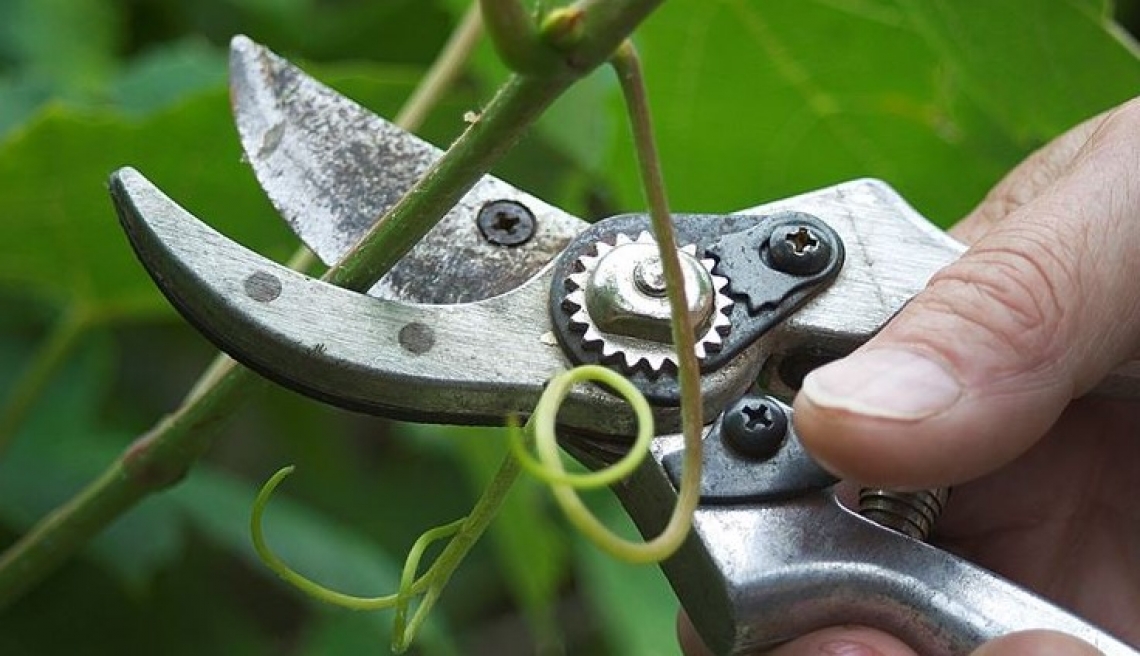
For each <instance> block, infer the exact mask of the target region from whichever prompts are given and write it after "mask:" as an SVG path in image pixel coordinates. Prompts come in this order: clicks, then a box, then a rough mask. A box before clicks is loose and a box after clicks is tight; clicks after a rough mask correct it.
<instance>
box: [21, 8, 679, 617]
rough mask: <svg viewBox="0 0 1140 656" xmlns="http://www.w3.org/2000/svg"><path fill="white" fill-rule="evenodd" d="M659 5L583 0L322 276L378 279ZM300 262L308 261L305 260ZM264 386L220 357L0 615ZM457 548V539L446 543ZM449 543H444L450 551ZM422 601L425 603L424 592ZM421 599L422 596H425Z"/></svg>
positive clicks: (104, 478) (184, 462)
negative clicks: (570, 28)
mask: <svg viewBox="0 0 1140 656" xmlns="http://www.w3.org/2000/svg"><path fill="white" fill-rule="evenodd" d="M661 2H662V0H581V1H580V2H578V3H576V4H575V5H573V6H572V7H571V8H570V10H571V11H573V12H574V15H576V16H578V18H577V19H576V20H578V21H580V25H581V28H580V30H579V29H575V30H574V34H575V35H576V36H575V37H574V38H572V39H568V40H567V41H570V42H569V43H567V42H566V41H561V40H560V41H559V42H558V43H556V44H551V43H549V42H546V46H545V47H548V48H550V50H551V51H552V52H554V53H555V54H556V57H555V60H556V65H553V66H552V67H551V69H550V70H549V71H544V72H543V75H542V76H533V75H526V74H518V75H515V76H513V77H512V78H511V79H510V80H509V81H508V82H507V83H506V84H505V85H504V87H503V88H502V90H500V92H499V93H498V94H497V95H496V96H495V98H494V100H492V102H491V104H490V105H489V106H488V107H487V108H486V109H485V110H484V112H483V115H482V118H481V120H479V121H477V122H475V124H473V125H471V126H469V127H468V129H467V130H466V131H465V132H464V134H463V135H462V136H461V137H460V138H459V140H458V141H457V142H456V143H455V145H454V146H453V147H452V148H451V149H449V150H448V152H447V153H446V154H445V155H444V156H443V157H441V158H440V159H439V160H438V161H437V162H436V163H435V165H434V166H433V167H432V168H431V169H430V170H429V171H428V172H427V174H426V175H425V176H424V178H423V179H421V180H420V181H419V182H418V183H417V184H416V185H415V187H413V188H412V189H411V190H410V191H409V192H408V193H407V194H406V195H405V196H404V197H403V198H402V199H401V200H400V201H399V202H397V203H396V205H395V206H394V207H393V208H392V209H391V210H390V211H389V212H388V213H387V214H386V215H385V216H384V217H382V218H381V220H379V221H378V222H377V224H376V226H375V227H374V228H373V230H372V231H371V232H370V233H369V234H368V235H366V236H365V237H364V238H363V239H362V241H361V243H360V244H358V245H357V247H355V248H354V249H352V250H351V251H350V252H349V253H348V254H347V255H346V256H345V259H344V260H343V261H342V262H341V263H339V264H338V265H337V266H335V267H333V268H331V269H330V270H329V271H328V272H326V276H325V279H326V280H329V281H331V282H333V283H334V284H338V285H341V286H344V287H347V288H350V289H355V290H357V291H363V290H364V289H367V288H369V287H371V285H372V284H373V283H375V281H376V280H379V279H380V277H382V276H383V274H384V273H386V272H387V271H388V270H389V269H390V268H391V267H392V266H393V265H394V264H395V263H396V262H397V261H398V260H399V259H400V258H402V257H403V256H404V255H405V254H406V253H407V251H408V250H410V249H411V247H412V246H413V245H415V243H416V242H418V241H419V240H420V239H421V238H422V237H423V235H424V234H426V233H427V231H428V230H430V229H431V228H432V227H433V226H434V225H435V223H436V222H438V220H439V219H440V218H441V217H442V216H443V215H444V214H445V213H446V212H447V211H448V210H449V209H450V208H451V207H452V206H454V205H455V203H456V202H457V201H458V200H459V199H460V198H461V197H462V196H463V195H464V194H465V193H466V192H467V190H468V189H470V188H471V186H473V185H474V183H475V182H477V181H478V180H479V178H480V177H481V176H482V175H484V174H485V173H486V172H487V171H488V170H490V168H491V166H493V165H494V163H495V162H497V161H498V160H499V158H500V157H501V156H502V155H503V153H504V152H505V151H506V150H507V149H508V148H509V147H510V146H512V145H513V144H514V143H515V142H516V141H517V140H518V138H519V137H520V136H521V135H522V133H523V131H525V129H526V128H527V127H528V126H529V125H531V124H532V123H533V122H534V120H535V119H536V118H537V117H538V115H539V114H540V113H541V112H542V111H543V110H544V109H545V108H546V107H547V106H549V105H550V103H551V102H553V101H554V99H555V98H556V97H557V96H558V95H559V94H561V93H562V92H563V91H564V90H565V89H566V88H568V87H569V86H570V85H571V84H572V83H573V82H574V81H576V80H577V79H579V78H581V77H582V76H583V75H585V74H586V73H588V72H589V71H590V70H592V69H593V68H595V67H596V66H598V65H600V64H602V63H604V62H605V61H606V60H607V59H608V58H609V57H610V56H611V55H612V54H613V53H614V51H615V50H616V49H617V48H618V46H619V45H620V44H621V43H622V42H623V40H624V39H625V38H626V37H627V36H628V35H629V34H630V33H631V32H632V31H633V29H634V27H636V26H637V24H638V23H640V22H641V21H642V20H643V19H644V18H645V17H646V16H647V15H648V14H649V13H650V12H651V11H652V10H653V9H655V8H656V7H657V6H658V5H660V4H661ZM302 255H303V256H304V254H302ZM259 380H260V379H259V378H258V377H256V376H253V375H252V374H251V373H250V372H249V370H247V369H245V368H244V367H240V366H237V365H236V364H234V363H233V362H232V361H231V360H229V358H227V357H225V356H221V357H219V359H217V360H215V362H214V363H213V364H212V365H211V366H210V368H209V370H208V371H207V373H206V374H205V376H204V380H203V381H202V382H201V383H200V384H198V385H196V386H195V387H194V389H193V390H191V392H190V393H189V394H188V395H187V397H186V399H184V401H183V403H182V405H181V406H180V407H179V408H178V409H177V410H176V411H175V412H174V413H173V414H171V415H168V416H167V417H165V418H163V419H162V420H161V421H159V422H158V423H157V424H156V425H155V426H154V427H153V428H152V429H151V430H150V431H148V432H147V433H146V434H145V435H143V436H142V437H140V438H139V439H138V440H136V441H135V443H133V444H132V445H131V446H130V447H128V448H127V450H126V451H125V452H124V453H123V454H122V455H121V456H120V457H119V458H118V459H117V460H116V461H115V462H113V463H112V464H111V465H110V466H109V467H108V468H107V469H106V470H105V471H104V472H103V473H102V474H101V475H100V476H99V477H98V478H97V479H96V480H95V481H93V482H92V483H90V484H89V485H88V486H87V487H86V488H85V489H83V490H82V491H80V492H79V493H78V494H77V495H76V496H75V497H73V498H72V499H70V500H69V501H67V502H65V503H64V505H62V506H60V507H59V508H57V509H56V510H55V511H53V512H52V513H51V514H49V515H48V516H47V517H46V518H44V519H43V520H41V522H40V523H39V524H37V525H36V526H35V527H33V528H32V529H31V531H29V532H28V533H27V534H26V535H24V536H23V537H22V538H21V539H20V540H18V541H17V542H16V543H15V544H14V545H12V546H11V547H9V548H8V550H7V551H5V552H4V554H3V555H0V609H2V608H4V607H6V606H8V605H9V604H11V603H12V602H14V601H15V600H16V599H18V598H19V597H20V596H21V595H22V594H23V593H24V592H26V591H27V590H28V589H30V588H31V587H32V586H34V585H35V584H36V583H38V582H39V581H40V580H42V579H43V578H44V577H45V576H47V575H48V574H49V573H51V572H52V571H54V570H55V569H56V568H57V567H58V566H59V565H60V564H62V563H63V562H65V561H66V560H67V559H68V558H69V557H70V556H72V555H73V554H74V553H76V552H77V551H79V550H80V549H81V548H82V547H83V546H84V545H85V544H86V543H87V542H88V541H89V540H90V539H91V538H92V537H93V536H94V535H96V534H97V533H99V532H100V531H102V530H103V529H104V528H105V527H106V526H108V525H109V524H110V523H111V522H113V521H114V520H115V519H116V518H118V517H119V516H120V515H122V514H123V513H125V512H127V511H129V510H130V509H131V508H133V507H134V506H135V504H137V503H138V502H139V501H141V500H142V499H144V498H145V497H147V496H148V495H150V494H153V493H155V492H157V491H159V490H162V489H165V488H167V487H169V486H171V485H173V484H174V483H176V482H177V481H178V480H180V479H181V478H182V477H183V476H184V475H185V473H186V471H187V470H188V469H189V467H190V466H191V465H192V463H193V462H194V461H195V460H196V459H197V458H198V457H199V456H200V455H201V454H202V453H203V452H204V451H205V450H206V449H207V448H208V447H209V446H210V444H211V443H212V440H213V437H214V435H215V433H216V431H217V428H218V426H219V424H220V423H221V421H222V420H223V419H224V418H225V417H227V416H228V415H229V414H230V413H231V412H232V411H233V410H234V409H236V408H237V407H238V405H239V404H240V403H241V401H242V400H243V399H244V397H245V395H247V394H248V393H250V391H251V390H252V389H253V388H254V387H256V386H255V385H253V384H252V382H253V381H259ZM452 543H455V540H452ZM449 546H450V545H449ZM428 597H429V598H430V597H431V591H430V590H429V594H428ZM425 602H426V599H425Z"/></svg>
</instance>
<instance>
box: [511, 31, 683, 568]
mask: <svg viewBox="0 0 1140 656" xmlns="http://www.w3.org/2000/svg"><path fill="white" fill-rule="evenodd" d="M610 64H611V65H612V66H613V67H614V70H615V71H616V72H617V74H618V80H619V81H620V83H621V88H622V92H623V94H624V96H625V100H626V105H627V108H628V110H629V116H630V123H631V126H632V128H633V136H634V143H635V145H636V147H637V155H638V162H639V164H640V168H641V177H642V182H643V184H644V187H645V195H646V197H647V200H648V201H649V210H650V218H651V220H652V225H653V235H654V237H655V239H656V242H657V247H658V252H659V255H660V258H661V265H662V268H663V270H664V272H665V279H666V291H667V295H668V298H669V306H670V311H671V315H672V317H671V319H672V321H671V323H672V335H673V344H674V345H675V351H676V354H677V361H678V363H679V369H680V371H679V373H678V379H679V382H680V388H681V418H682V429H683V433H684V441H685V453H684V459H683V461H682V476H681V485H680V490H679V491H678V494H677V503H676V505H675V506H674V507H673V513H672V515H670V517H669V521H668V523H667V524H666V525H665V528H664V529H663V530H662V531H661V533H660V534H658V535H657V537H655V538H653V539H652V540H649V541H646V542H634V541H630V540H626V539H625V538H622V537H620V536H618V535H616V534H615V533H613V532H612V531H610V530H609V529H608V528H606V526H605V525H604V524H602V523H601V522H600V521H598V519H597V518H596V517H595V516H594V515H593V514H591V513H590V511H589V510H588V509H587V508H586V505H585V504H584V503H583V502H582V499H581V497H580V496H579V495H578V493H577V490H578V489H584V488H591V487H600V486H603V485H608V484H611V483H613V482H615V481H617V480H619V479H621V478H624V477H626V476H628V475H629V474H631V473H632V472H633V470H634V469H636V468H637V466H638V465H639V464H640V463H641V461H642V460H643V459H644V457H645V455H646V454H647V453H648V451H649V441H650V439H651V438H652V435H653V432H654V430H653V416H652V414H651V413H650V411H649V405H648V403H646V401H645V398H644V397H643V396H642V395H641V392H640V391H639V390H638V389H637V388H636V387H634V386H633V384H632V383H630V382H629V381H628V380H626V379H625V378H624V377H622V376H620V375H618V374H616V373H614V372H612V371H610V370H608V369H605V368H603V367H597V366H587V367H579V368H577V369H573V370H571V371H569V372H566V373H563V374H560V375H558V376H556V377H555V378H554V379H552V380H551V382H550V384H549V385H548V386H547V388H546V390H544V391H543V394H542V397H541V398H540V400H539V402H538V406H537V407H536V408H535V413H534V415H532V417H531V421H530V422H529V423H528V425H527V427H528V430H529V432H530V433H531V434H532V436H533V438H534V441H535V450H536V451H537V454H538V459H537V461H536V460H535V459H534V458H531V457H530V455H529V454H527V453H526V449H525V448H524V446H523V444H522V439H521V437H520V436H519V431H518V430H517V428H516V429H514V430H513V431H512V433H511V449H512V451H513V453H514V454H515V456H516V457H517V458H518V459H519V462H520V463H521V465H522V467H523V468H524V469H526V470H527V471H528V472H531V473H532V474H535V475H536V476H538V477H539V478H540V479H542V480H543V481H545V482H547V483H548V484H550V486H551V490H552V492H553V493H554V498H555V500H556V501H557V502H558V505H559V506H560V507H561V508H562V510H563V512H564V513H566V517H567V519H569V520H570V522H571V523H572V524H573V525H574V526H575V527H577V528H578V530H579V531H581V532H582V533H583V534H584V535H585V536H586V537H587V538H588V539H589V540H590V541H591V542H593V543H594V544H595V545H596V546H598V547H599V548H600V549H602V550H603V551H606V552H608V553H610V554H611V555H613V556H614V557H617V558H621V559H623V560H627V561H630V562H634V563H651V562H659V561H662V560H664V559H666V558H668V557H669V556H671V555H672V554H673V552H675V551H676V550H677V548H678V547H680V546H681V543H682V542H683V541H684V540H685V537H686V536H687V535H688V534H689V529H690V528H691V527H692V523H693V512H694V511H695V510H696V507H697V504H698V502H699V501H700V478H701V427H702V425H703V420H702V417H701V397H700V375H699V370H698V368H697V361H696V355H695V349H694V343H695V337H694V335H693V327H692V325H691V324H689V323H688V322H686V321H684V320H682V319H681V318H682V317H685V316H686V313H685V308H686V307H687V306H688V303H687V301H686V299H685V289H684V277H683V275H682V273H681V264H680V261H679V258H678V256H677V242H676V238H675V236H674V234H673V223H672V219H671V218H670V215H669V208H668V203H667V201H666V198H665V185H664V182H663V181H662V177H661V170H660V167H659V165H658V158H657V150H656V146H655V145H654V143H653V131H652V126H651V121H650V117H649V104H648V101H647V98H646V95H645V83H644V79H643V77H642V75H641V65H640V61H639V59H638V55H637V51H636V50H635V49H634V47H633V44H632V43H631V42H629V41H626V42H624V43H623V44H622V45H621V47H620V48H618V50H617V52H615V53H614V55H613V57H612V58H611V60H610ZM586 381H594V382H602V383H604V384H606V385H608V386H610V387H611V388H613V389H615V390H617V391H618V393H620V394H621V395H622V397H623V398H625V400H626V401H627V402H628V403H629V404H630V405H631V406H633V408H634V412H635V414H636V415H637V422H638V432H637V440H636V441H635V443H634V444H633V446H632V447H631V448H630V451H629V453H628V454H626V456H625V457H624V458H622V459H621V460H620V461H618V462H617V463H615V464H614V465H613V466H611V467H607V468H605V469H602V470H599V471H597V472H594V473H591V474H568V473H566V470H565V467H564V466H563V464H562V459H561V457H560V455H559V450H558V438H557V436H556V435H555V429H554V424H555V419H556V416H557V414H558V407H559V405H561V403H562V401H563V400H564V399H565V398H566V395H567V394H568V393H569V389H570V387H571V386H573V385H574V384H575V383H578V382H586Z"/></svg>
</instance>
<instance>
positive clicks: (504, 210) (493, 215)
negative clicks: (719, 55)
mask: <svg viewBox="0 0 1140 656" xmlns="http://www.w3.org/2000/svg"><path fill="white" fill-rule="evenodd" d="M476 222H477V223H478V224H479V232H481V233H483V238H484V239H486V240H487V241H488V242H490V243H492V244H495V245H496V246H518V245H520V244H524V243H526V241H527V240H529V239H530V238H531V237H533V236H534V230H535V219H534V213H533V212H531V211H530V210H529V209H527V207H526V206H525V205H523V204H522V203H518V202H515V201H513V200H496V201H492V202H490V203H487V204H486V205H484V206H483V209H481V210H479V217H478V219H476Z"/></svg>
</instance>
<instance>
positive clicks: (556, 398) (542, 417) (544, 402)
mask: <svg viewBox="0 0 1140 656" xmlns="http://www.w3.org/2000/svg"><path fill="white" fill-rule="evenodd" d="M591 381H592V382H597V383H602V384H604V385H608V386H609V387H611V388H612V389H613V390H614V391H616V392H617V393H618V394H620V395H621V396H622V398H624V399H625V400H626V402H627V403H629V405H630V407H631V408H633V412H634V415H635V416H636V417H637V438H636V439H635V440H634V443H633V446H632V447H631V448H630V450H629V453H627V454H626V455H625V456H624V457H623V458H622V459H621V460H619V461H617V462H616V463H614V464H612V465H610V466H609V467H606V468H604V469H599V470H598V471H593V472H585V473H570V472H567V471H566V470H565V469H564V468H562V467H558V468H555V467H552V466H550V465H549V463H547V461H546V460H544V459H542V458H539V459H535V458H534V457H533V456H531V455H530V453H528V452H527V450H526V445H525V444H524V442H525V439H524V437H523V432H524V431H522V430H519V428H518V425H517V423H516V420H515V419H514V418H513V417H512V418H511V421H509V422H508V427H509V428H510V430H509V434H510V442H511V451H512V452H513V453H514V455H515V457H516V458H518V460H519V464H521V465H522V468H523V469H525V470H526V471H527V473H529V474H531V475H532V476H534V477H535V478H537V479H539V480H541V481H542V482H544V483H547V484H550V485H569V486H571V487H573V488H576V489H579V490H587V489H594V488H599V487H605V486H607V485H612V484H614V483H616V482H618V481H620V480H622V479H623V478H626V477H627V476H629V475H630V474H632V473H633V471H634V470H635V469H637V466H638V465H640V464H641V461H642V460H644V459H645V455H646V454H647V453H649V443H650V441H652V440H653V412H652V411H651V410H650V408H649V403H648V402H647V401H646V400H645V397H644V396H643V395H642V394H641V391H640V390H638V389H637V387H635V386H634V385H633V383H631V382H629V379H627V378H625V377H624V376H622V375H621V374H618V373H616V372H614V371H612V370H610V369H606V368H605V367H600V366H598V365H583V366H581V367H576V368H574V369H570V370H569V371H564V372H562V373H561V374H559V375H557V376H555V377H554V378H551V379H550V381H549V382H548V383H547V385H546V389H545V390H543V393H542V396H541V397H540V398H539V400H538V405H536V406H535V408H534V414H533V415H531V419H530V421H529V422H527V428H526V432H530V433H531V434H533V435H535V436H536V437H537V439H538V440H549V441H553V442H555V443H556V444H557V440H558V438H557V436H556V435H555V422H556V420H557V418H558V408H559V406H561V405H562V401H563V400H565V399H566V396H567V395H568V394H569V393H570V390H571V388H573V387H574V385H575V384H577V383H582V382H591ZM540 453H541V449H540Z"/></svg>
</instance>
